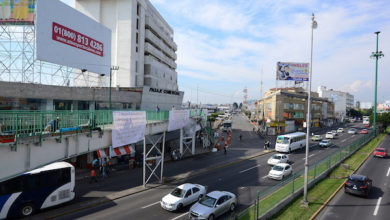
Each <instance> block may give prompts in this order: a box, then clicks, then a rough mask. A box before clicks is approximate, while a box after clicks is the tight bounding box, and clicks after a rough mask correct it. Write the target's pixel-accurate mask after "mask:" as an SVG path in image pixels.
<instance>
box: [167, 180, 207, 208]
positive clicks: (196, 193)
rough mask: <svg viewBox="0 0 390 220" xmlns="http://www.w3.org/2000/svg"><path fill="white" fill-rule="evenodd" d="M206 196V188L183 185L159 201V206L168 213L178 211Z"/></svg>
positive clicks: (189, 184) (188, 184)
mask: <svg viewBox="0 0 390 220" xmlns="http://www.w3.org/2000/svg"><path fill="white" fill-rule="evenodd" d="M204 195H206V187H204V186H202V185H199V184H192V183H185V184H182V185H180V186H178V187H176V188H175V189H174V190H173V191H172V192H171V193H169V194H168V195H166V196H164V197H163V198H162V199H161V202H160V205H161V207H162V208H163V209H165V210H168V211H175V210H180V209H181V208H183V207H184V206H187V205H190V204H192V203H194V202H196V201H198V200H199V199H201V198H202V197H203V196H204Z"/></svg>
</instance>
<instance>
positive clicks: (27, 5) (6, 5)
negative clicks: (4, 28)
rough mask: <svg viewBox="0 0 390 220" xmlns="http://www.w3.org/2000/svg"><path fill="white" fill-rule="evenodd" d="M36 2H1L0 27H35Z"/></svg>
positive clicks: (0, 0) (25, 0)
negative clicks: (7, 25)
mask: <svg viewBox="0 0 390 220" xmlns="http://www.w3.org/2000/svg"><path fill="white" fill-rule="evenodd" d="M34 15H35V0H0V25H6V24H9V25H33V24H34Z"/></svg>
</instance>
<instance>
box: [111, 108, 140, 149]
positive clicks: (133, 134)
mask: <svg viewBox="0 0 390 220" xmlns="http://www.w3.org/2000/svg"><path fill="white" fill-rule="evenodd" d="M112 114H113V126H112V147H113V148H116V147H121V146H124V145H128V144H133V143H136V142H138V141H140V140H143V138H144V136H145V129H146V112H144V111H137V112H133V111H120V112H116V111H114V112H113V113H112Z"/></svg>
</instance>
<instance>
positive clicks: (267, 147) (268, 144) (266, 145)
mask: <svg viewBox="0 0 390 220" xmlns="http://www.w3.org/2000/svg"><path fill="white" fill-rule="evenodd" d="M269 146H270V143H269V141H267V142H265V147H266V150H269Z"/></svg>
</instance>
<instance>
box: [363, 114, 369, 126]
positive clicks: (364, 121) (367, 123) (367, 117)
mask: <svg viewBox="0 0 390 220" xmlns="http://www.w3.org/2000/svg"><path fill="white" fill-rule="evenodd" d="M363 124H364V125H369V124H370V116H363Z"/></svg>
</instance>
